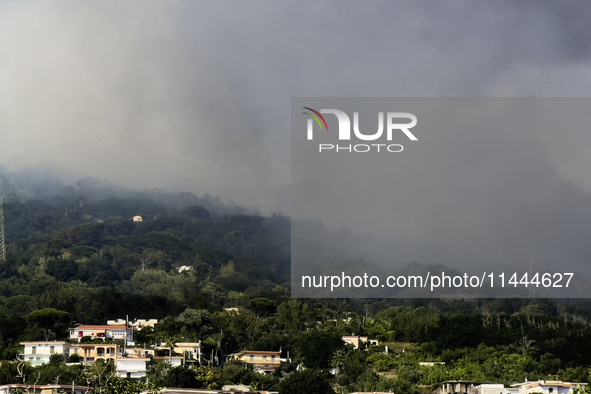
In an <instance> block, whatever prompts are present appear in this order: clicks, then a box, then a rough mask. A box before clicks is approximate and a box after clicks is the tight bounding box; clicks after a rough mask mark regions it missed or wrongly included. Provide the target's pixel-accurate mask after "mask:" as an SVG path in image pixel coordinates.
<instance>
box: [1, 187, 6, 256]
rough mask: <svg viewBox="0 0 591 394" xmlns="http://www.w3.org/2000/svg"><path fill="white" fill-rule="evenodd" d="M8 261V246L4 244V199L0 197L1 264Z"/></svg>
mask: <svg viewBox="0 0 591 394" xmlns="http://www.w3.org/2000/svg"><path fill="white" fill-rule="evenodd" d="M5 261H6V244H5V243H4V199H3V198H2V197H0V262H5Z"/></svg>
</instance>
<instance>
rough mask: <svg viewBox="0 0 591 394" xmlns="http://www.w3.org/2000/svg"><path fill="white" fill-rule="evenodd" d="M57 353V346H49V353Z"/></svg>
mask: <svg viewBox="0 0 591 394" xmlns="http://www.w3.org/2000/svg"><path fill="white" fill-rule="evenodd" d="M53 353H55V346H50V347H49V354H53Z"/></svg>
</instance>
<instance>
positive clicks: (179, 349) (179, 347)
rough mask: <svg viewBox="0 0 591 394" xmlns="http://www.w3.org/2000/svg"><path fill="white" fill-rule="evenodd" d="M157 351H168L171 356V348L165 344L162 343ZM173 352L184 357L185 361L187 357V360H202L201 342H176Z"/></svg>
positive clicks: (157, 347)
mask: <svg viewBox="0 0 591 394" xmlns="http://www.w3.org/2000/svg"><path fill="white" fill-rule="evenodd" d="M155 349H156V350H165V351H168V353H167V354H168V355H169V356H170V346H169V345H168V344H167V343H165V342H161V343H160V346H156V347H155ZM172 352H173V353H176V354H179V355H182V356H183V359H184V358H185V356H187V359H193V360H201V342H175V343H174V345H173V348H172ZM187 353H188V354H187Z"/></svg>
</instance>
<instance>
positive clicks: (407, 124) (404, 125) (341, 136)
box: [302, 107, 417, 153]
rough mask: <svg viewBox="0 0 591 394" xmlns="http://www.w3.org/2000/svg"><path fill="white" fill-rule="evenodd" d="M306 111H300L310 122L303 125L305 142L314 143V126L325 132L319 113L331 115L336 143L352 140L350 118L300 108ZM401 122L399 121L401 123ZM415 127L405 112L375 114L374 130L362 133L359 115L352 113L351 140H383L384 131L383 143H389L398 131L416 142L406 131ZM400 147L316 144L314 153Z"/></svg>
mask: <svg viewBox="0 0 591 394" xmlns="http://www.w3.org/2000/svg"><path fill="white" fill-rule="evenodd" d="M302 108H303V109H305V110H307V111H309V112H307V111H306V112H302V113H303V114H305V115H308V116H309V117H310V119H308V122H307V130H306V138H307V139H308V140H309V141H312V140H314V123H316V124H317V125H318V127H319V128H320V130H321V132H322V131H326V132H328V123H327V122H326V119H325V118H324V116H322V114H332V115H335V116H336V118H337V121H338V124H339V127H338V140H339V141H350V140H351V138H352V133H351V119H350V118H349V115H347V114H346V113H345V112H344V111H341V110H338V109H321V110H320V111H317V110H315V109H312V108H310V107H302ZM384 118H385V119H386V121H385V123H386V126H385V127H384ZM401 120H402V121H403V122H401ZM416 125H417V117H416V116H415V115H413V114H411V113H408V112H387V113H386V116H385V117H384V112H378V130H377V131H376V132H374V133H373V134H366V133H362V132H361V131H360V129H359V112H353V136H354V138H355V139H358V140H361V141H377V140H380V139H382V141H383V140H384V138H383V136H384V129H385V131H386V132H385V141H387V142H390V141H392V139H393V136H394V135H395V133H399V132H401V133H402V134H404V135H405V136H406V137H408V139H409V140H411V141H417V137H416V136H415V135H414V134H413V133H412V132H411V131H410V129H412V128H413V127H415V126H416ZM403 149H404V147H403V146H402V145H400V144H390V143H372V144H349V145H339V144H327V143H321V144H318V151H319V152H323V151H333V152H360V153H363V152H370V151H375V152H402V150H403Z"/></svg>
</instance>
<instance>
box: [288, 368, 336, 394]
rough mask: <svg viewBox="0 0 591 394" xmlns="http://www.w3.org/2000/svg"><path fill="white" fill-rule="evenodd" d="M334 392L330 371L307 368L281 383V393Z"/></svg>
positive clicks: (325, 393)
mask: <svg viewBox="0 0 591 394" xmlns="http://www.w3.org/2000/svg"><path fill="white" fill-rule="evenodd" d="M311 393H314V394H334V393H335V392H334V390H333V389H332V387H331V386H330V378H329V376H328V373H326V372H322V371H316V370H313V369H306V370H305V371H303V372H297V373H292V374H291V375H289V376H288V377H287V378H285V379H284V380H283V381H282V382H281V383H280V384H279V394H311Z"/></svg>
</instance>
